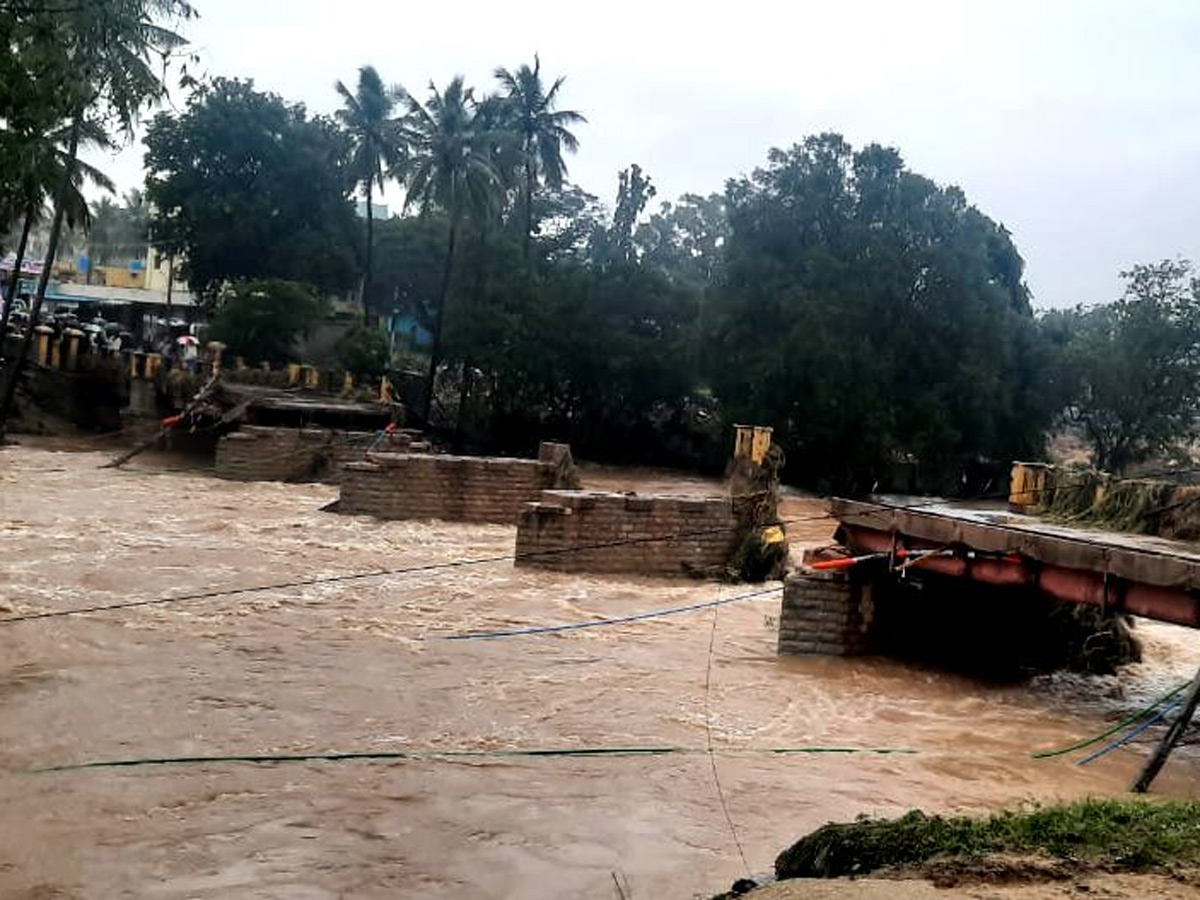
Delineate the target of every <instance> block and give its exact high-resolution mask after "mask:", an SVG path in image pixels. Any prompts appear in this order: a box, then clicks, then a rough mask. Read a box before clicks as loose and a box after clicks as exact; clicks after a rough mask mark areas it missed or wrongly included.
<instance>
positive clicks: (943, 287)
mask: <svg viewBox="0 0 1200 900" xmlns="http://www.w3.org/2000/svg"><path fill="white" fill-rule="evenodd" d="M726 202H727V205H728V211H729V220H730V234H729V238H728V243H727V251H726V260H725V265H726V267H727V274H726V283H725V285H724V288H723V289H722V291H721V292H720V294H719V297H718V299H717V302H716V304H715V308H714V310H713V317H712V319H711V321H710V323H709V327H710V333H711V338H712V339H711V352H710V354H709V359H710V361H711V378H712V383H713V385H714V386H715V388H716V390H717V393H718V395H719V396H720V397H722V398H723V399H724V400H725V401H726V403H727V404H728V405H729V408H730V410H731V411H732V413H733V415H734V416H735V417H737V418H738V419H744V420H746V421H755V422H763V423H767V424H774V425H775V426H776V428H777V429H778V431H777V434H778V436H779V438H781V439H782V440H783V442H784V443H785V445H786V446H787V447H788V448H789V453H790V459H791V461H792V463H793V465H792V471H793V472H794V473H795V475H796V476H798V477H800V478H803V479H804V480H806V481H814V480H819V481H821V482H823V483H825V484H831V485H837V486H839V487H841V488H850V489H854V488H857V489H869V488H870V487H871V485H872V484H873V483H874V482H875V481H876V480H877V479H883V480H886V477H887V473H888V471H889V469H890V467H891V466H892V465H893V464H894V463H896V462H902V461H913V460H915V461H919V462H920V463H922V464H925V465H926V466H930V467H941V468H944V467H950V466H955V465H958V464H961V463H962V462H964V461H968V460H972V459H976V458H979V457H995V458H998V459H1003V460H1008V459H1012V458H1015V457H1021V456H1025V455H1027V454H1031V453H1034V452H1036V450H1037V447H1038V443H1039V441H1040V440H1041V437H1042V434H1043V430H1044V427H1045V425H1046V419H1047V416H1048V414H1049V411H1047V410H1043V409H1041V407H1040V405H1039V403H1038V402H1037V397H1036V390H1035V387H1034V385H1033V384H1031V378H1034V377H1035V376H1036V373H1034V372H1030V371H1029V370H1028V367H1027V366H1026V364H1025V363H1026V357H1027V355H1028V353H1030V352H1031V348H1030V343H1031V341H1033V340H1034V337H1033V335H1032V332H1033V326H1034V323H1033V319H1032V316H1031V312H1030V302H1029V294H1028V291H1027V290H1026V288H1025V285H1024V283H1023V282H1022V280H1021V271H1022V262H1021V258H1020V256H1019V255H1018V254H1017V251H1016V248H1015V247H1014V246H1013V244H1012V241H1011V240H1010V238H1009V235H1008V233H1007V231H1005V230H1004V228H1003V227H1001V226H999V225H997V224H996V223H995V222H993V221H992V220H991V219H989V218H987V216H985V215H983V214H982V213H981V212H979V211H978V210H977V209H975V208H974V207H972V206H971V205H970V204H968V203H967V200H966V198H965V197H964V196H963V194H962V192H961V191H959V190H958V189H957V188H943V187H939V186H938V185H936V184H935V183H933V182H932V181H930V180H929V179H927V178H924V177H922V176H920V175H917V174H915V173H912V172H910V171H908V170H907V169H906V168H905V167H904V164H903V161H902V160H901V158H900V155H899V154H898V153H897V152H896V151H895V150H892V149H888V148H884V147H880V146H877V145H872V146H868V147H866V148H864V149H862V150H860V151H857V152H855V151H854V150H853V149H852V148H851V147H850V146H849V145H848V144H847V143H846V142H845V141H844V140H843V139H842V138H841V137H839V136H838V135H832V134H825V135H820V136H818V137H812V138H808V139H806V140H805V141H804V142H802V143H800V144H797V145H795V146H793V147H792V148H790V149H788V150H772V151H771V153H770V154H769V156H768V162H767V165H766V166H765V167H764V168H761V169H757V170H755V172H754V173H753V174H752V175H750V176H749V177H745V178H739V179H735V180H733V181H731V182H730V183H729V185H728V189H727V196H726Z"/></svg>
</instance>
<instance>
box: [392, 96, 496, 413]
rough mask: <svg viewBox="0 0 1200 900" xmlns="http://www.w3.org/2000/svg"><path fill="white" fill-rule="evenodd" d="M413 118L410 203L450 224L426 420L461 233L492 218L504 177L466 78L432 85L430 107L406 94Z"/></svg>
mask: <svg viewBox="0 0 1200 900" xmlns="http://www.w3.org/2000/svg"><path fill="white" fill-rule="evenodd" d="M403 101H404V106H405V108H406V110H407V114H406V115H405V117H404V121H403V124H402V126H401V137H402V140H403V142H404V146H405V148H406V153H407V156H406V159H405V160H404V162H403V163H402V165H401V166H400V167H399V168H398V169H397V172H396V174H397V175H399V176H401V177H402V179H403V181H404V184H405V188H406V197H405V205H406V206H407V205H413V204H415V205H417V206H419V207H420V209H421V210H422V212H428V211H429V210H431V209H441V210H443V211H444V212H445V213H446V217H447V219H448V221H449V231H448V234H447V240H446V259H445V263H444V264H443V267H442V283H441V288H440V291H439V297H438V306H437V313H436V323H435V325H434V330H433V347H432V348H431V351H430V360H429V374H428V375H427V376H426V381H425V421H426V423H427V424H428V422H429V420H430V416H431V414H432V412H433V387H434V379H435V378H436V377H437V368H438V363H439V361H440V360H439V356H440V350H441V341H442V325H443V323H444V321H445V314H446V297H447V295H448V294H449V291H450V276H451V273H452V268H453V265H454V247H455V243H456V242H457V240H458V234H459V229H460V227H461V226H462V223H463V220H464V219H465V218H467V217H468V216H486V215H488V214H490V213H492V212H493V211H494V210H495V209H496V206H497V204H498V202H499V194H500V190H499V187H500V174H499V172H498V171H497V168H496V166H495V164H494V162H493V150H494V148H495V146H496V140H497V138H496V135H495V134H494V132H492V131H491V130H490V128H489V127H488V124H489V123H488V122H487V121H485V120H484V119H483V118H481V117H480V116H479V115H478V109H479V104H478V103H477V102H476V100H475V96H474V92H473V91H472V89H471V88H469V87H466V86H465V85H464V83H463V79H462V76H457V77H455V78H454V80H452V81H451V82H450V83H449V84H448V85H447V86H446V89H445V90H444V91H439V90H438V89H437V87H436V86H434V85H433V84H430V85H429V99H428V100H426V101H425V102H424V103H421V102H420V101H419V100H417V99H416V98H414V97H413V96H412V95H411V94H408V93H405V94H403Z"/></svg>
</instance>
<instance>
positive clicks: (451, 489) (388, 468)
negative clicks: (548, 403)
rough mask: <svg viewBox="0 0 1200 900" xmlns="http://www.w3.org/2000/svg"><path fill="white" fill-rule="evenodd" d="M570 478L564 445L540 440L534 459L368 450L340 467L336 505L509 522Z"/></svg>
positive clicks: (384, 513) (408, 515) (387, 513)
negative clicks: (337, 501)
mask: <svg viewBox="0 0 1200 900" xmlns="http://www.w3.org/2000/svg"><path fill="white" fill-rule="evenodd" d="M574 477H575V475H574V466H573V465H572V463H571V451H570V448H568V447H567V446H566V445H564V444H542V446H541V448H540V452H539V455H538V459H509V458H496V457H479V456H431V455H424V454H422V455H417V454H405V453H370V454H368V455H367V459H366V460H365V461H363V462H352V463H347V464H346V465H345V466H344V467H343V469H342V481H341V484H342V492H341V500H340V502H339V503H338V506H337V510H338V512H341V513H347V514H361V515H369V516H376V517H378V518H381V519H443V520H445V521H450V522H492V523H497V524H502V525H515V524H516V522H517V514H518V512H519V511H520V509H521V507H522V506H524V505H525V504H526V503H528V502H529V501H531V500H535V499H536V498H537V497H538V496H539V495H540V494H541V492H542V491H544V490H548V489H552V488H556V487H563V486H566V485H568V484H571V483H573V479H574Z"/></svg>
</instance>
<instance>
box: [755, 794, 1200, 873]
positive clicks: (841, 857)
mask: <svg viewBox="0 0 1200 900" xmlns="http://www.w3.org/2000/svg"><path fill="white" fill-rule="evenodd" d="M996 854H1017V855H1029V856H1042V857H1049V858H1051V859H1055V860H1058V861H1060V862H1064V863H1069V864H1072V865H1077V866H1078V867H1079V868H1102V869H1113V870H1123V871H1148V870H1154V869H1163V868H1166V867H1170V866H1196V865H1200V803H1198V802H1190V801H1177V800H1153V799H1143V800H1133V799H1121V800H1084V801H1080V802H1077V803H1071V804H1067V805H1064V806H1052V807H1046V808H1043V809H1035V810H1032V811H1025V812H1002V813H997V814H995V815H992V816H989V817H987V818H968V817H964V816H956V817H950V818H944V817H942V816H927V815H925V814H923V813H921V812H919V811H914V812H910V813H908V814H907V815H905V816H902V817H900V818H898V819H890V820H862V821H858V822H851V823H844V824H836V823H835V824H829V825H825V826H824V827H822V828H819V829H817V830H816V831H814V832H813V833H812V834H809V835H807V836H805V837H803V838H801V839H800V840H799V841H797V842H796V843H795V844H793V845H792V846H791V847H789V848H788V849H787V850H785V851H784V852H783V853H781V854H780V855H779V857H778V858H777V859H776V860H775V873H776V876H777V877H778V878H780V879H783V878H836V877H839V876H843V875H864V874H866V873H868V872H873V871H876V870H878V869H882V868H887V867H901V866H902V867H912V866H918V865H922V864H925V863H930V862H934V861H936V862H938V863H939V865H943V866H944V865H945V864H946V863H948V862H953V861H961V862H962V863H963V864H964V866H969V865H970V864H972V863H974V862H978V861H979V860H980V859H982V858H983V857H986V856H990V855H996Z"/></svg>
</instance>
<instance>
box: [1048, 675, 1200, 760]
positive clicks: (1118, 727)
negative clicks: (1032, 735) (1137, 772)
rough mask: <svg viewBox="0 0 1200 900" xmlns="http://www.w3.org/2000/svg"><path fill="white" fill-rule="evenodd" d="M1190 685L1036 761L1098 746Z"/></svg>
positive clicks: (1173, 691)
mask: <svg viewBox="0 0 1200 900" xmlns="http://www.w3.org/2000/svg"><path fill="white" fill-rule="evenodd" d="M1189 685H1191V682H1190V681H1185V682H1184V683H1183V684H1181V685H1179V686H1178V687H1176V688H1173V689H1172V690H1170V691H1168V692H1167V693H1165V694H1163V695H1162V696H1161V697H1159V698H1158V699H1157V700H1155V701H1154V702H1153V703H1151V704H1150V705H1149V706H1147V707H1146V708H1145V709H1142V710H1139V711H1138V712H1135V713H1132V714H1130V715H1128V716H1126V717H1125V718H1124V719H1122V720H1121V721H1120V722H1118V723H1117V724H1116V725H1114V726H1112V728H1109V729H1108V730H1106V731H1103V732H1101V733H1100V734H1098V735H1096V736H1095V737H1091V738H1088V739H1087V740H1085V741H1080V742H1079V743H1077V744H1072V745H1071V746H1070V747H1061V748H1059V749H1058V750H1045V751H1043V752H1041V753H1034V754H1033V758H1034V759H1049V758H1050V757H1053V756H1064V755H1066V754H1067V753H1074V752H1075V751H1076V750H1082V749H1083V748H1084V747H1090V746H1092V744H1098V743H1100V742H1101V741H1102V740H1104V739H1105V738H1108V737H1112V736H1113V735H1114V734H1116V733H1117V732H1118V731H1121V730H1122V729H1123V728H1128V727H1129V726H1130V725H1132V724H1133V723H1134V722H1137V721H1139V720H1141V719H1144V718H1145V717H1146V716H1148V715H1150V714H1151V713H1152V712H1154V711H1155V710H1156V709H1158V707H1160V706H1162V704H1164V703H1166V702H1167V701H1168V700H1171V699H1172V698H1174V697H1175V696H1176V695H1177V694H1178V693H1179V692H1180V691H1182V690H1184V689H1185V688H1187V687H1188V686H1189Z"/></svg>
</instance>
